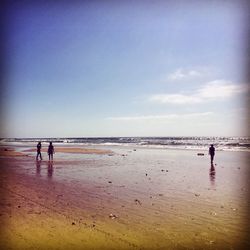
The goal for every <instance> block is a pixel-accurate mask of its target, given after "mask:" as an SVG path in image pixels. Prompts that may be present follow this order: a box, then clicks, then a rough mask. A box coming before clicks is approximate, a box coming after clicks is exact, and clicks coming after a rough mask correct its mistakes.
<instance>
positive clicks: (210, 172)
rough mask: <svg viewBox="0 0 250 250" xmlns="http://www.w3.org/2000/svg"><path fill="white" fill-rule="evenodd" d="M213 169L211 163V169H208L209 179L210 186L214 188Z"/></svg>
mask: <svg viewBox="0 0 250 250" xmlns="http://www.w3.org/2000/svg"><path fill="white" fill-rule="evenodd" d="M215 173H216V172H215V167H214V164H213V163H211V168H210V171H209V177H210V182H211V185H212V186H214V184H215Z"/></svg>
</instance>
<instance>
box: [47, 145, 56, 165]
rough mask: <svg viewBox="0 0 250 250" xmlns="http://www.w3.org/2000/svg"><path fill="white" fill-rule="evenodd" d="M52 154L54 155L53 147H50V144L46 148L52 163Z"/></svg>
mask: <svg viewBox="0 0 250 250" xmlns="http://www.w3.org/2000/svg"><path fill="white" fill-rule="evenodd" d="M54 153H55V151H54V146H53V145H52V142H50V143H49V147H48V155H49V160H50V159H51V160H52V161H53V154H54Z"/></svg>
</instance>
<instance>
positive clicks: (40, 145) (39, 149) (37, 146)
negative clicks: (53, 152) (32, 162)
mask: <svg viewBox="0 0 250 250" xmlns="http://www.w3.org/2000/svg"><path fill="white" fill-rule="evenodd" d="M36 148H37V154H36V160H37V161H38V156H40V160H42V154H41V148H42V144H41V142H40V141H39V142H38V143H37V145H36Z"/></svg>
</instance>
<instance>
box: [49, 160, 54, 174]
mask: <svg viewBox="0 0 250 250" xmlns="http://www.w3.org/2000/svg"><path fill="white" fill-rule="evenodd" d="M53 171H54V169H53V162H52V161H48V178H51V177H52V176H53Z"/></svg>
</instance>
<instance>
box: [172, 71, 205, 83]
mask: <svg viewBox="0 0 250 250" xmlns="http://www.w3.org/2000/svg"><path fill="white" fill-rule="evenodd" d="M201 75H202V73H201V72H200V71H198V70H184V69H181V68H180V69H177V70H176V71H175V72H173V73H171V74H169V75H168V80H170V81H178V80H183V79H186V78H192V77H197V76H201Z"/></svg>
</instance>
